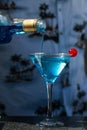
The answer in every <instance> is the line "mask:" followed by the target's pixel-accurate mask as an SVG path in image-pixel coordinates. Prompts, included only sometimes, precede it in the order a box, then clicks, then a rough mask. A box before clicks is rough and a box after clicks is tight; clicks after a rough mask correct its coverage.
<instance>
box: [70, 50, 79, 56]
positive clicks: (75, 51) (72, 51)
mask: <svg viewBox="0 0 87 130" xmlns="http://www.w3.org/2000/svg"><path fill="white" fill-rule="evenodd" d="M68 52H69V54H70V56H71V57H75V56H76V55H77V54H78V51H77V50H76V49H75V48H71V49H70V50H69V51H68Z"/></svg>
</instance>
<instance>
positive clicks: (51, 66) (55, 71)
mask: <svg viewBox="0 0 87 130" xmlns="http://www.w3.org/2000/svg"><path fill="white" fill-rule="evenodd" d="M69 60H70V56H69V55H67V56H59V55H58V56H57V55H56V56H54V55H53V56H50V55H49V56H43V57H42V58H41V65H42V68H43V78H44V79H45V81H46V82H50V83H54V82H55V80H56V79H57V77H58V76H59V74H60V73H61V71H62V70H63V69H64V67H65V66H66V64H67V63H69Z"/></svg>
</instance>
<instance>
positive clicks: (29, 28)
mask: <svg viewBox="0 0 87 130" xmlns="http://www.w3.org/2000/svg"><path fill="white" fill-rule="evenodd" d="M36 23H37V19H26V20H24V21H23V30H24V32H35V31H36Z"/></svg>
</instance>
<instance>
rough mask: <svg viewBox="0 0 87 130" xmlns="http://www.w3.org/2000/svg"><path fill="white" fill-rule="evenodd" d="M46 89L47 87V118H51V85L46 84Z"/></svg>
mask: <svg viewBox="0 0 87 130" xmlns="http://www.w3.org/2000/svg"><path fill="white" fill-rule="evenodd" d="M46 87H47V99H48V104H47V105H48V106H47V107H48V108H47V117H48V118H51V117H52V87H53V84H52V83H48V82H47V83H46Z"/></svg>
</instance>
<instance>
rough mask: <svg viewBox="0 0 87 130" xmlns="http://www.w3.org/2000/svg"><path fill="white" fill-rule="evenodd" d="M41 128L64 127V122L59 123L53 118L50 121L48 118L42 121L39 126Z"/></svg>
mask: <svg viewBox="0 0 87 130" xmlns="http://www.w3.org/2000/svg"><path fill="white" fill-rule="evenodd" d="M37 125H39V126H44V127H56V126H61V127H62V126H64V123H63V122H60V121H57V120H55V119H53V118H51V119H49V118H46V119H44V120H42V121H41V122H40V123H39V124H37Z"/></svg>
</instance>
